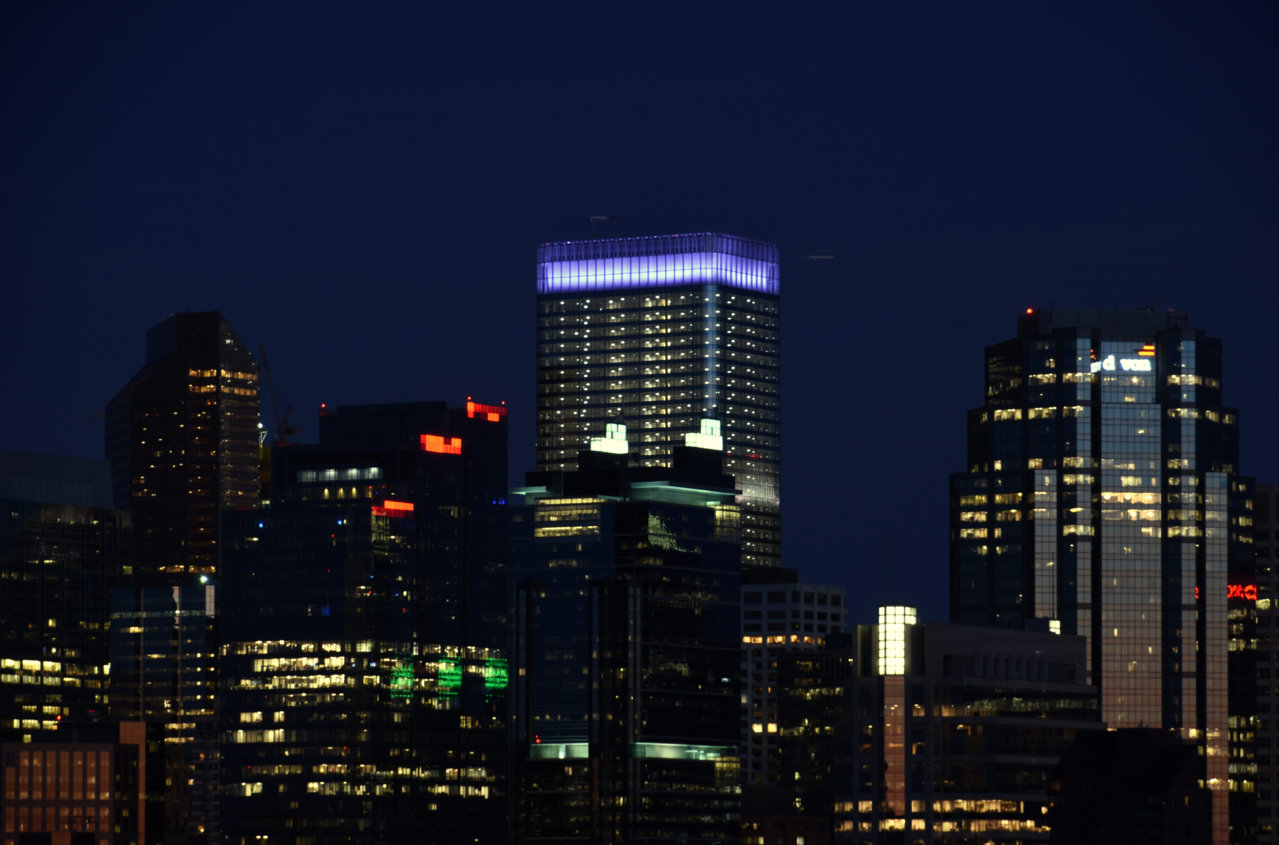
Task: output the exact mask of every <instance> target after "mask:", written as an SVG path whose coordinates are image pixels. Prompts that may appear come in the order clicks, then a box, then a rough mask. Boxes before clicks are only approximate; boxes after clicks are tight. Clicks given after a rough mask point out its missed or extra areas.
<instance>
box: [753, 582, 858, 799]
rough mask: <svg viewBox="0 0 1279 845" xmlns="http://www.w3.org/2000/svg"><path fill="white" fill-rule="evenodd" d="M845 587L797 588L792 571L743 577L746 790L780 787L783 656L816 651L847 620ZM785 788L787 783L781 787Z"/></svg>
mask: <svg viewBox="0 0 1279 845" xmlns="http://www.w3.org/2000/svg"><path fill="white" fill-rule="evenodd" d="M844 605H845V602H844V588H843V587H832V586H825V585H820V584H800V583H799V581H798V573H797V572H796V571H795V570H793V569H786V568H775V567H769V568H768V569H762V568H752V569H748V570H746V571H744V572H743V574H742V684H743V687H744V691H743V694H742V774H743V784H744V785H745V786H747V787H766V786H779V785H782V784H781V782H780V781H779V773H780V753H781V752H780V747H779V743H778V741H779V738H780V735H779V729H778V722H779V716H778V705H779V702H780V700H781V696H782V695H783V694H784V688H783V687H782V685H781V682H780V677H779V670H780V665H781V661H782V659H783V655H786V654H788V653H790V652H794V651H815V650H817V649H820V648H821V647H822V645H823V644H824V643H825V641H826V638H827V637H828V636H830V635H831V634H839V633H843V631H844V629H845V628H844V626H845V622H846V620H847V615H846V610H845V606H844ZM785 785H787V786H789V785H791V784H785Z"/></svg>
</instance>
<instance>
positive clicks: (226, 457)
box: [106, 311, 260, 585]
mask: <svg viewBox="0 0 1279 845" xmlns="http://www.w3.org/2000/svg"><path fill="white" fill-rule="evenodd" d="M106 447H107V448H106V451H107V460H108V461H110V463H111V482H112V489H113V492H114V497H115V506H116V507H117V508H120V509H121V510H127V511H129V512H130V513H131V514H132V515H133V529H134V547H135V553H136V556H135V567H134V573H133V574H134V575H135V577H136V578H137V579H138V580H139V583H146V584H155V585H167V584H175V585H176V584H186V583H189V581H190V578H189V577H188V576H190V575H201V574H207V575H212V574H214V573H215V572H216V571H217V564H218V535H219V530H220V524H219V514H220V512H221V511H222V509H224V508H233V507H237V508H238V507H252V506H253V505H256V504H257V502H258V491H259V485H260V482H259V469H258V463H259V458H258V364H257V361H256V360H255V359H254V357H253V355H252V354H251V353H250V352H249V351H248V349H246V348H245V346H244V344H243V343H241V342H240V338H239V337H238V336H237V335H236V333H235V332H234V331H233V330H232V329H231V326H230V325H229V324H228V323H227V321H226V318H224V317H223V316H222V315H221V314H220V313H218V312H216V311H206V312H202V313H193V314H174V315H173V316H171V317H169V318H168V319H167V320H165V321H164V322H162V323H160V324H158V325H156V326H154V327H152V328H151V329H150V330H149V331H148V332H147V362H146V364H145V365H144V366H143V367H142V369H140V370H138V372H137V375H135V376H134V377H133V378H132V379H130V381H129V383H128V384H126V385H125V386H124V387H123V388H122V389H121V390H120V392H119V393H117V394H116V395H115V398H113V399H112V400H111V402H110V404H108V405H107V419H106Z"/></svg>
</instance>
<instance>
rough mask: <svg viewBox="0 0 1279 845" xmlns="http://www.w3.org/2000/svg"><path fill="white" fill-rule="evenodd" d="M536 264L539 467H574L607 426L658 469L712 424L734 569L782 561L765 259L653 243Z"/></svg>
mask: <svg viewBox="0 0 1279 845" xmlns="http://www.w3.org/2000/svg"><path fill="white" fill-rule="evenodd" d="M537 262H538V263H537V292H538V316H537V327H538V333H537V465H538V469H541V470H569V469H574V468H575V467H576V465H577V455H578V452H579V451H581V450H583V449H585V448H586V447H587V443H588V441H589V439H590V438H591V437H599V436H602V435H603V434H604V427H605V424H606V423H609V422H616V423H622V424H624V425H625V426H626V427H627V430H628V431H629V432H630V433H631V437H632V441H633V442H634V444H635V446H634V448H635V456H634V457H635V460H636V462H637V463H638V464H639V465H640V466H649V467H652V466H670V463H671V459H672V453H673V450H674V448H675V447H676V446H679V445H682V444H683V442H684V435H685V434H687V433H695V432H697V431H698V430H699V426H700V421H701V420H702V419H716V420H719V421H720V422H721V423H722V426H723V436H724V450H725V465H724V469H725V471H726V472H727V473H729V474H730V475H732V476H733V477H734V479H736V483H737V488H738V489H739V490H740V491H741V493H740V494H739V496H738V505H739V506H740V507H741V511H742V562H743V564H747V565H749V564H764V565H776V564H778V563H780V562H781V535H780V529H781V509H780V507H781V506H780V502H781V357H780V347H781V310H780V300H779V298H778V268H777V248H776V247H775V246H773V245H772V244H767V243H763V242H760V241H753V240H748V239H746V238H738V237H734V236H731V235H721V234H707V233H699V234H688V235H662V236H656V237H645V238H613V239H608V240H592V241H567V242H563V243H547V244H543V245H542V246H541V248H540V249H539V250H538V259H537Z"/></svg>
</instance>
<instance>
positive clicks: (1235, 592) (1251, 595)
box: [1226, 584, 1257, 601]
mask: <svg viewBox="0 0 1279 845" xmlns="http://www.w3.org/2000/svg"><path fill="white" fill-rule="evenodd" d="M1226 598H1228V599H1245V600H1247V601H1256V600H1257V585H1256V584H1227V585H1226Z"/></svg>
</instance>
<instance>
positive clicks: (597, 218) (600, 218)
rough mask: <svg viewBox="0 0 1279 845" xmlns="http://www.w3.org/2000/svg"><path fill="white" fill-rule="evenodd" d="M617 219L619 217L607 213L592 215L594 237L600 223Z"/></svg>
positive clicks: (592, 235) (592, 233)
mask: <svg viewBox="0 0 1279 845" xmlns="http://www.w3.org/2000/svg"><path fill="white" fill-rule="evenodd" d="M616 219H617V218H616V217H612V216H610V215H607V214H592V215H591V237H592V238H593V237H595V227H596V226H598V225H599V224H600V223H612V222H613V221H614V220H616Z"/></svg>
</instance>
